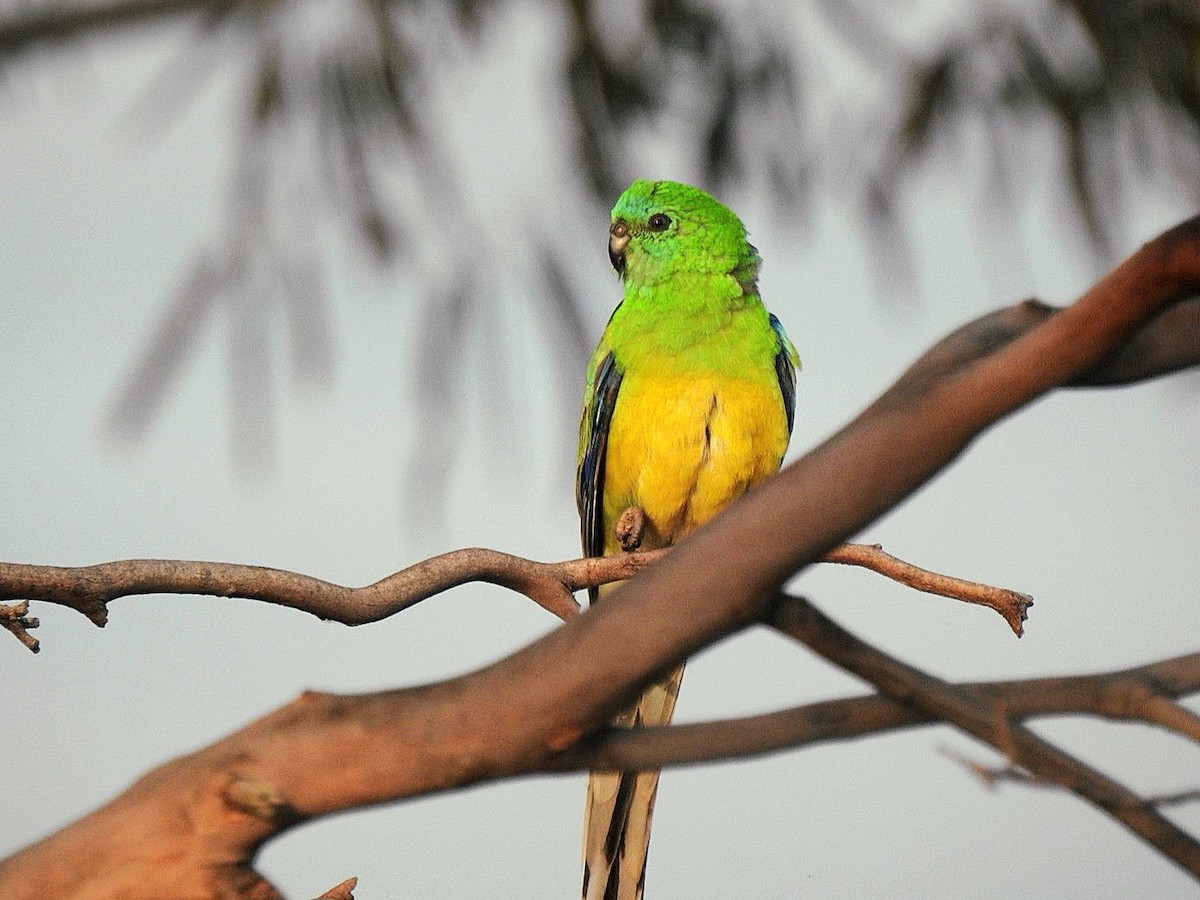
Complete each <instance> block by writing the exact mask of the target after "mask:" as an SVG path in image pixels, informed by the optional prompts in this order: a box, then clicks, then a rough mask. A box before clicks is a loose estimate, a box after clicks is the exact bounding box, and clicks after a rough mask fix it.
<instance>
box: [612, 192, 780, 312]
mask: <svg viewBox="0 0 1200 900" xmlns="http://www.w3.org/2000/svg"><path fill="white" fill-rule="evenodd" d="M608 258H609V259H610V260H611V261H612V265H613V268H614V269H616V270H617V273H618V274H619V275H620V276H621V278H623V279H624V280H625V282H626V284H627V285H635V286H640V285H650V284H653V283H655V282H658V281H662V280H664V279H668V278H670V277H672V276H673V275H675V274H678V273H684V272H686V273H695V274H713V275H732V276H733V277H734V278H736V279H737V280H738V282H739V283H741V284H742V285H743V288H745V289H747V290H753V289H754V282H755V279H756V278H757V275H758V253H757V252H756V251H755V249H754V248H753V247H752V246H750V244H749V243H747V242H746V228H745V226H743V225H742V223H741V220H740V219H738V217H737V216H735V215H734V214H733V213H732V212H731V211H730V210H729V209H728V208H726V207H725V206H723V205H722V204H720V203H718V202H717V201H716V200H714V199H713V198H712V197H710V196H709V195H708V194H706V193H705V192H704V191H702V190H700V189H699V188H694V187H692V186H690V185H687V184H680V183H679V182H677V181H645V180H642V179H639V180H638V181H635V182H634V183H633V184H631V185H630V186H629V187H628V188H627V189H626V190H625V193H623V194H622V195H621V197H620V199H618V200H617V204H616V206H614V207H613V211H612V227H611V228H610V229H609V231H608Z"/></svg>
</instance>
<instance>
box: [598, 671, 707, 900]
mask: <svg viewBox="0 0 1200 900" xmlns="http://www.w3.org/2000/svg"><path fill="white" fill-rule="evenodd" d="M682 680H683V666H679V667H678V668H677V669H675V670H673V671H672V672H671V674H669V675H668V676H667V677H666V678H664V679H663V680H662V681H659V682H656V683H654V684H652V685H651V686H650V687H648V688H646V690H645V692H644V693H643V694H642V696H641V697H640V698H638V701H637V703H636V704H634V705H633V706H632V707H630V708H629V709H626V710H624V711H622V712H621V713H620V714H619V715H618V716H617V717H616V719H614V721H613V724H614V725H617V726H622V727H638V726H642V725H668V724H670V722H671V716H672V715H673V714H674V712H675V698H676V697H677V696H679V683H680V682H681V681H682ZM657 792H658V770H656V769H652V770H650V771H648V772H592V773H591V775H589V776H588V795H587V807H586V808H585V810H584V819H583V900H641V897H642V890H643V886H644V884H645V881H646V853H647V852H648V851H649V849H650V816H651V814H652V813H653V812H654V797H655V794H656V793H657Z"/></svg>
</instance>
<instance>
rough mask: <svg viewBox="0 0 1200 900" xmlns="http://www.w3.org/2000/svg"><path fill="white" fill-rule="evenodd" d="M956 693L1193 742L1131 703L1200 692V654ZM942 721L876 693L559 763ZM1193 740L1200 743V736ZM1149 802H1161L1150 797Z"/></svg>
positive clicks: (577, 753)
mask: <svg viewBox="0 0 1200 900" xmlns="http://www.w3.org/2000/svg"><path fill="white" fill-rule="evenodd" d="M800 602H803V601H800ZM856 640H857V639H856ZM874 652H876V653H882V651H878V650H875V651H874ZM822 655H824V654H822ZM888 660H889V664H897V665H902V664H900V663H896V661H895V660H893V659H891V658H890V657H888ZM1165 670H1170V671H1171V672H1172V673H1173V674H1174V675H1175V677H1176V687H1175V688H1173V689H1172V690H1171V691H1170V692H1168V693H1160V692H1159V690H1158V688H1157V687H1155V685H1156V684H1159V682H1158V680H1157V676H1156V674H1155V673H1157V672H1161V671H1165ZM927 677H928V676H927ZM949 687H950V688H952V689H953V690H955V691H961V692H962V693H964V694H966V695H969V696H971V697H974V698H976V699H977V700H978V701H979V702H980V703H982V704H985V705H988V706H990V707H992V708H996V709H1001V710H1003V714H1004V716H1005V717H1007V718H1008V719H1009V720H1011V721H1014V722H1022V721H1025V720H1027V719H1032V718H1038V717H1041V716H1061V715H1068V714H1084V715H1093V716H1100V717H1103V718H1109V719H1120V720H1126V721H1141V722H1145V723H1146V724H1149V725H1158V726H1160V727H1164V728H1168V729H1169V730H1173V731H1176V732H1178V733H1180V734H1182V735H1183V736H1185V737H1193V736H1192V735H1191V734H1190V732H1189V731H1187V730H1186V729H1185V730H1181V729H1178V728H1172V727H1171V726H1170V725H1163V723H1162V722H1160V721H1158V720H1157V719H1156V718H1155V717H1154V716H1152V715H1147V714H1146V713H1145V712H1144V710H1139V709H1138V707H1137V705H1136V704H1130V703H1129V702H1128V699H1127V698H1128V697H1130V696H1135V695H1139V694H1143V693H1153V695H1154V696H1155V697H1156V698H1157V699H1159V700H1161V701H1163V702H1165V703H1169V702H1170V699H1171V698H1176V697H1180V696H1183V695H1185V694H1194V693H1197V692H1200V653H1192V654H1189V655H1186V656H1180V657H1176V658H1174V659H1169V660H1164V661H1162V662H1157V663H1152V664H1150V665H1147V666H1140V667H1138V668H1133V669H1123V670H1119V671H1115V672H1104V673H1097V674H1092V675H1074V676H1069V677H1054V678H1034V679H1021V680H1016V681H993V682H967V683H962V684H951V685H949ZM1170 705H1172V706H1178V705H1177V704H1170ZM1178 708H1180V709H1182V707H1178ZM939 721H942V720H941V719H939V718H938V717H937V716H936V715H934V714H933V713H931V712H927V711H925V710H923V709H921V708H919V707H917V706H915V705H912V704H909V703H905V702H901V701H899V700H895V699H892V698H890V697H886V696H883V695H882V694H871V695H867V696H862V697H848V698H845V699H841V700H824V701H821V702H818V703H809V704H806V705H804V706H797V707H793V708H791V709H785V710H779V711H777V712H771V713H764V714H761V715H755V716H746V717H743V718H735V719H724V720H721V721H716V722H696V723H691V724H687V725H672V726H669V727H665V728H633V729H619V728H607V729H605V730H603V731H600V732H598V733H597V734H595V735H593V736H592V737H590V738H588V739H587V740H585V741H582V742H580V743H579V744H577V745H576V746H574V747H572V748H570V749H569V750H567V751H564V752H563V753H562V754H560V756H559V757H558V758H557V759H556V760H554V762H553V764H552V766H551V769H552V770H553V771H569V770H573V769H611V770H622V771H636V770H641V769H661V768H665V767H667V766H676V765H687V764H692V763H702V762H714V761H717V760H726V759H741V758H745V757H748V756H756V755H761V754H764V753H772V752H777V751H780V750H793V749H798V748H800V747H805V746H809V745H811V744H819V743H825V742H829V741H842V740H848V739H852V738H857V737H866V736H868V735H875V734H881V733H884V732H888V731H894V730H897V729H901V728H912V727H914V726H918V725H928V724H932V723H936V722H939ZM951 724H954V723H951ZM1193 739H1194V740H1197V742H1200V738H1195V737H1193ZM1146 802H1151V801H1150V800H1149V799H1147V801H1146Z"/></svg>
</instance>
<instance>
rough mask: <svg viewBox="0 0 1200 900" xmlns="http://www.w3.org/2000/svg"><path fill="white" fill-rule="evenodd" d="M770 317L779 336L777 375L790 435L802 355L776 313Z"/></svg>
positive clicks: (776, 359)
mask: <svg viewBox="0 0 1200 900" xmlns="http://www.w3.org/2000/svg"><path fill="white" fill-rule="evenodd" d="M769 317H770V320H771V328H772V329H773V330H774V332H775V334H776V336H777V337H778V338H779V351H778V352H777V353H776V354H775V376H776V377H777V378H778V379H779V392H780V393H781V394H782V395H783V408H784V410H785V411H786V412H787V423H788V434H789V435H790V434H791V433H792V423H793V422H794V421H795V419H796V368H797V366H798V365H799V364H800V357H799V356H798V355H797V354H796V348H795V347H793V346H792V342H791V341H790V340H789V339H788V336H787V332H786V331H784V330H783V325H782V323H781V322H780V321H779V320H778V319H777V318H775V314H774V313H770V314H769Z"/></svg>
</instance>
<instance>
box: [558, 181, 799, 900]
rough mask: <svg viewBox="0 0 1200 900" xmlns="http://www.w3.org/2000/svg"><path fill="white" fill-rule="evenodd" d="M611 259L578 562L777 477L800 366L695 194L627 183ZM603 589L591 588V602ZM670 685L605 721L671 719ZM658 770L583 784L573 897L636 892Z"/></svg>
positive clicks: (666, 535)
mask: <svg viewBox="0 0 1200 900" xmlns="http://www.w3.org/2000/svg"><path fill="white" fill-rule="evenodd" d="M608 254H609V260H610V262H611V263H612V266H613V268H614V269H615V270H616V272H617V275H618V277H619V279H620V281H621V283H622V285H623V296H622V299H621V301H620V303H619V304H618V305H617V307H616V309H615V310H614V312H613V313H612V316H611V317H610V319H609V321H608V325H607V327H606V328H605V330H604V334H603V336H602V337H601V338H600V342H599V344H598V346H597V347H596V351H595V353H594V354H593V356H592V358H591V361H590V363H589V364H588V368H587V382H586V388H585V391H584V402H583V414H582V416H581V420H580V426H579V450H578V455H577V459H576V464H577V476H576V503H577V506H578V509H579V516H580V531H581V536H582V539H583V552H584V554H585V556H603V555H606V554H614V553H619V552H622V551H623V550H629V549H633V548H634V547H640V548H641V549H647V550H649V549H657V548H661V547H667V546H670V545H672V544H674V543H676V542H677V541H679V540H681V539H683V538H684V537H686V536H687V535H688V534H689V533H691V532H692V531H694V530H695V529H696V528H698V527H699V526H701V525H703V524H704V523H705V522H707V521H708V520H709V519H711V518H712V517H713V516H715V515H716V514H717V513H719V512H720V511H721V510H722V509H723V508H724V507H725V506H727V505H728V504H729V503H731V502H732V501H734V500H735V499H737V498H738V497H739V496H741V495H742V494H744V493H745V492H746V491H748V490H749V489H750V488H752V487H754V486H755V485H756V484H759V483H760V482H762V481H763V480H764V479H766V478H768V477H770V476H771V475H772V474H773V473H774V472H776V471H777V470H778V469H779V466H780V464H781V463H782V461H783V456H784V453H785V452H786V450H787V446H788V441H789V440H790V439H791V433H792V424H793V419H794V415H795V405H796V372H797V370H798V369H799V367H800V359H799V356H798V355H797V353H796V348H795V347H794V346H793V344H792V342H791V341H790V340H789V339H788V336H787V334H786V333H785V332H784V330H783V326H782V325H781V324H780V322H779V320H778V319H777V318H776V317H775V316H774V315H773V314H771V313H769V312H767V310H766V307H764V306H763V302H762V299H761V298H760V297H759V294H758V270H759V264H760V259H759V255H758V251H757V250H756V249H755V248H754V247H753V246H751V244H750V243H749V242H748V240H747V233H746V228H745V226H744V225H743V224H742V222H741V220H740V219H738V217H737V216H736V215H735V214H734V213H733V212H732V211H730V210H729V209H728V208H726V207H725V206H724V205H722V204H721V203H720V202H718V201H717V200H715V199H714V198H713V197H711V196H710V195H709V194H707V193H706V192H704V191H702V190H700V189H699V188H695V187H692V186H690V185H687V184H682V183H679V182H675V181H648V180H645V179H639V180H637V181H634V182H633V183H632V184H631V185H630V186H629V187H628V188H627V189H626V190H625V192H624V193H622V194H621V196H620V198H619V199H618V200H617V202H616V205H615V206H614V207H613V209H612V219H611V227H610V228H609V236H608ZM630 513H632V514H633V516H632V518H631V519H630V518H629V514H630ZM627 520H628V521H627ZM618 522H622V523H623V525H622V526H618ZM618 531H622V533H621V534H618ZM615 588H616V585H606V586H604V588H602V589H595V588H593V589H591V590H590V591H589V598H590V602H591V603H595V602H597V601H602V597H603V595H604V594H605V593H608V592H610V591H611V590H614V589H615ZM682 678H683V666H682V665H680V666H678V667H677V668H675V669H674V670H673V671H672V672H671V673H670V674H669V675H667V676H666V678H664V679H663V680H661V681H659V682H656V683H655V684H653V685H651V686H650V687H649V688H647V689H646V690H645V691H644V692H643V693H642V695H641V696H640V697H639V698H638V700H637V701H636V702H635V703H633V704H632V705H631V706H629V707H628V708H626V709H625V710H623V711H622V712H620V713H619V714H618V715H617V717H616V719H615V721H614V723H613V724H614V725H616V726H618V727H640V726H656V725H667V724H669V723H670V721H671V718H672V715H673V713H674V709H675V699H676V696H677V695H678V690H679V685H680V682H681V680H682ZM658 775H659V773H658V772H657V771H647V772H592V773H590V774H589V777H588V794H587V806H586V810H585V814H584V848H583V857H584V859H583V866H584V870H583V897H584V900H640V898H641V897H642V895H643V890H644V883H645V867H646V854H647V851H648V849H649V840H650V818H651V814H652V812H653V808H654V800H655V795H656V793H657V789H658Z"/></svg>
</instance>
